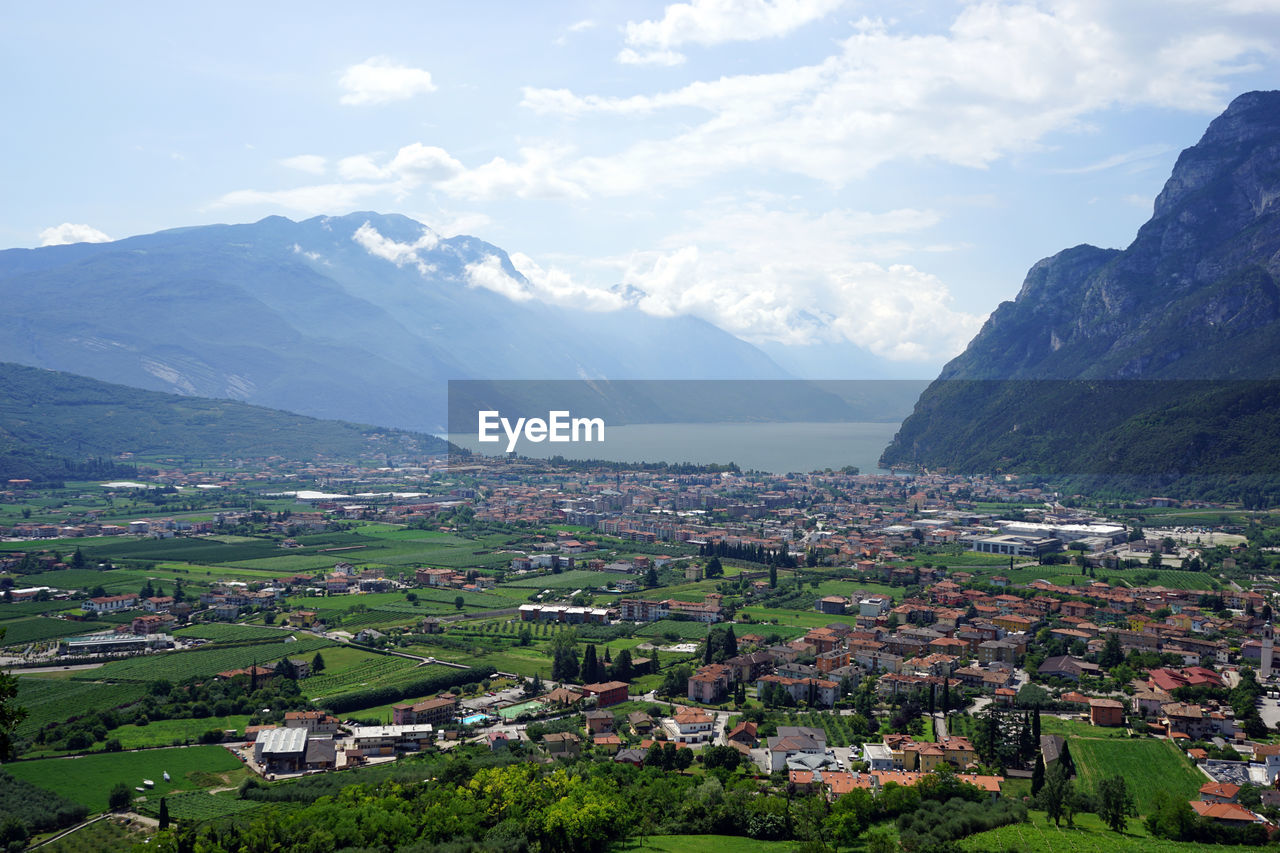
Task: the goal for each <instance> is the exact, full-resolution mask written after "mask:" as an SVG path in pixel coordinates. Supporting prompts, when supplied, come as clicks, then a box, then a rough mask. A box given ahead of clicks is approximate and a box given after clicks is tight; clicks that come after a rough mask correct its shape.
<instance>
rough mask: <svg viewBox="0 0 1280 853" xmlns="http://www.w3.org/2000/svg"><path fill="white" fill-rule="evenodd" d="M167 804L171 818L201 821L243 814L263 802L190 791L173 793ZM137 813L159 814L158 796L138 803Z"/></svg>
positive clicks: (258, 806)
mask: <svg viewBox="0 0 1280 853" xmlns="http://www.w3.org/2000/svg"><path fill="white" fill-rule="evenodd" d="M165 799H166V800H167V801H168V805H169V817H170V818H172V819H173V820H181V821H190V822H193V823H199V822H201V821H206V820H213V819H215V818H220V817H226V816H227V815H233V814H245V813H246V812H252V811H256V810H258V809H260V808H262V807H263V806H264V805H265V804H264V803H259V802H255V801H253V800H238V799H236V798H235V797H233V796H227V795H218V794H208V793H205V792H204V791H192V792H191V793H189V794H175V795H173V796H171V797H166V798H165ZM136 810H137V812H138V813H139V814H144V815H147V816H148V817H159V816H160V798H159V797H148V798H147V801H146V802H145V803H139V804H138V807H137V809H136Z"/></svg>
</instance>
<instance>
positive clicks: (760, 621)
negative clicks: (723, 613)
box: [733, 604, 858, 638]
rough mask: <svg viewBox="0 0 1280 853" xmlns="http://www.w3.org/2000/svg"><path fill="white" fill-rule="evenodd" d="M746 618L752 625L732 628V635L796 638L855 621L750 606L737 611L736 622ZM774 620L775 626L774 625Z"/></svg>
mask: <svg viewBox="0 0 1280 853" xmlns="http://www.w3.org/2000/svg"><path fill="white" fill-rule="evenodd" d="M744 616H748V617H750V619H751V622H752V623H755V624H750V623H749V624H747V625H741V624H739V625H736V626H734V629H733V630H734V633H736V634H738V635H742V634H783V635H787V634H788V633H789V634H790V637H789V638H791V637H798V636H800V635H801V634H804V633H807V632H808V631H809V629H810V628H821V627H822V626H823V625H830V624H832V623H834V622H844V623H846V624H848V625H853V624H854V622H856V621H857V618H858V617H857V616H856V615H846V616H831V615H829V614H826V613H819V612H818V611H816V610H786V609H783V608H777V607H760V606H758V605H755V604H753V605H751V606H750V607H743V608H741V609H739V610H738V616H737V618H738V621H739V622H742V621H743V617H744ZM774 620H776V622H777V623H776V624H774Z"/></svg>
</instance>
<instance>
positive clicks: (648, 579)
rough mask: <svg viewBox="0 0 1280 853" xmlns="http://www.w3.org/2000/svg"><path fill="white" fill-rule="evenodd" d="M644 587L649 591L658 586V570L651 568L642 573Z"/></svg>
mask: <svg viewBox="0 0 1280 853" xmlns="http://www.w3.org/2000/svg"><path fill="white" fill-rule="evenodd" d="M644 585H645V586H646V587H649V588H650V589H652V588H653V587H655V586H657V585H658V570H657V569H655V568H654V567H653V566H650V567H649V568H648V570H647V571H645V573H644Z"/></svg>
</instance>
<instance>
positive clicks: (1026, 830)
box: [959, 811, 1258, 853]
mask: <svg viewBox="0 0 1280 853" xmlns="http://www.w3.org/2000/svg"><path fill="white" fill-rule="evenodd" d="M959 846H960V849H962V850H965V851H969V853H988V851H993V850H1001V851H1004V850H1016V851H1019V853H1202V852H1203V851H1205V850H1211V851H1213V853H1246V851H1256V850H1257V849H1258V848H1256V847H1241V846H1238V845H1222V846H1219V845H1217V844H1215V845H1213V846H1211V847H1206V846H1205V845H1203V844H1196V843H1192V842H1184V841H1166V840H1165V839H1163V838H1153V837H1151V836H1150V835H1148V834H1147V831H1146V829H1145V828H1144V827H1143V826H1142V822H1141V821H1139V820H1130V821H1129V827H1128V831H1127V832H1125V833H1124V834H1123V835H1122V834H1120V833H1118V832H1112V831H1111V830H1110V829H1108V828H1107V827H1106V825H1105V824H1103V823H1102V821H1101V820H1099V819H1098V817H1097V816H1096V815H1092V814H1080V815H1076V818H1075V827H1074V828H1068V827H1067V826H1066V824H1065V823H1064V824H1063V825H1062V826H1061V827H1057V826H1054V825H1053V822H1052V821H1050V820H1049V819H1048V818H1047V817H1046V816H1045V813H1044V812H1038V811H1033V812H1031V820H1030V821H1028V822H1027V823H1015V824H1011V825H1010V826H1002V827H1000V828H998V829H991V830H987V831H986V832H980V833H978V834H977V835H971V836H969V837H968V838H965V839H963V840H961V841H960V842H959Z"/></svg>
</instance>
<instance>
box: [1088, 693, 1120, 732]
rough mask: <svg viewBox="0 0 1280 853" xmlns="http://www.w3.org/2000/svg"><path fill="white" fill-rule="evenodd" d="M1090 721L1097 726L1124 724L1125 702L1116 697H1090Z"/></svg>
mask: <svg viewBox="0 0 1280 853" xmlns="http://www.w3.org/2000/svg"><path fill="white" fill-rule="evenodd" d="M1089 722H1090V723H1093V725H1095V726H1123V725H1124V703H1123V702H1120V701H1118V700H1116V699H1090V700H1089Z"/></svg>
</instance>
